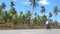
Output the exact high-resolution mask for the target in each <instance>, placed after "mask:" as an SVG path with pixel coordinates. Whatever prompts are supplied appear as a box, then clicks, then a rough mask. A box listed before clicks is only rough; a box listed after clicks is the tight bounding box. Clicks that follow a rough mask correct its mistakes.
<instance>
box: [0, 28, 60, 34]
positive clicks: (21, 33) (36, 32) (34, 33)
mask: <svg viewBox="0 0 60 34" xmlns="http://www.w3.org/2000/svg"><path fill="white" fill-rule="evenodd" d="M0 34H60V29H51V30H47V29H22V30H0Z"/></svg>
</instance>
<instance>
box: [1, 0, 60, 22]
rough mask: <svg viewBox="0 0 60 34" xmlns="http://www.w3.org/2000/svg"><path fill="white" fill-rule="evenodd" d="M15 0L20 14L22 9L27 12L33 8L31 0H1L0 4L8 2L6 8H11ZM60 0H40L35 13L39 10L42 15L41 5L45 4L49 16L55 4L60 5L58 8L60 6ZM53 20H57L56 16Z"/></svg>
mask: <svg viewBox="0 0 60 34" xmlns="http://www.w3.org/2000/svg"><path fill="white" fill-rule="evenodd" d="M11 1H14V4H15V6H14V7H15V9H16V11H17V13H18V14H19V12H20V11H23V12H24V13H26V11H27V10H31V11H32V7H31V6H30V2H28V0H0V5H1V4H2V3H3V2H4V3H5V4H6V9H5V10H7V11H8V10H9V9H10V8H11V7H10V2H11ZM59 3H60V0H40V1H39V2H38V5H39V6H37V7H36V8H35V9H34V13H35V12H37V14H39V15H40V16H41V15H42V14H41V12H40V9H41V6H45V8H46V13H45V14H46V15H47V16H48V13H49V12H52V11H53V8H54V7H55V6H58V8H60V4H59ZM58 14H59V15H57V19H56V20H57V21H58V22H60V13H58ZM52 19H53V20H55V16H53V17H52Z"/></svg>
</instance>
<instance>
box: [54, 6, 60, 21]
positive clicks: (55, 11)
mask: <svg viewBox="0 0 60 34" xmlns="http://www.w3.org/2000/svg"><path fill="white" fill-rule="evenodd" d="M58 12H59V10H58V7H57V6H55V7H54V10H53V13H54V14H55V21H56V17H57V15H58Z"/></svg>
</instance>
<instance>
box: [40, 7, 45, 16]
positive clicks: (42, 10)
mask: <svg viewBox="0 0 60 34" xmlns="http://www.w3.org/2000/svg"><path fill="white" fill-rule="evenodd" d="M45 10H46V9H45V7H44V6H42V7H41V12H42V14H43V13H44V15H45Z"/></svg>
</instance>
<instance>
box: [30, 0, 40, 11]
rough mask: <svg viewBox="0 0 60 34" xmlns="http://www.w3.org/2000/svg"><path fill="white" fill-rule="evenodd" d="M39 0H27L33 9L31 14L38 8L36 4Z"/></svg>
mask: <svg viewBox="0 0 60 34" xmlns="http://www.w3.org/2000/svg"><path fill="white" fill-rule="evenodd" d="M38 1H39V0H29V2H30V5H31V6H32V8H33V12H34V8H36V6H38V3H37V2H38Z"/></svg>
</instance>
